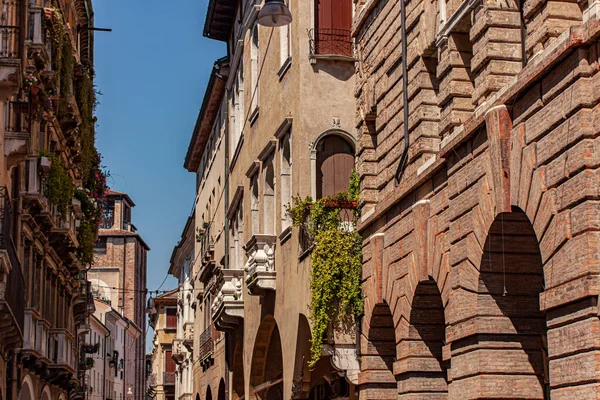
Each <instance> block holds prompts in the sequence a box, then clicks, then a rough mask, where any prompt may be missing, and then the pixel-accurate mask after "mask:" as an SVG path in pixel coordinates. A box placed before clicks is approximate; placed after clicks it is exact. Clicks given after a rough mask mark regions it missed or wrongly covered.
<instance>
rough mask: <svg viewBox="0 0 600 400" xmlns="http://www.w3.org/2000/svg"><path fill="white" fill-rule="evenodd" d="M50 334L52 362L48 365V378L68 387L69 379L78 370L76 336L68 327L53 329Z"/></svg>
mask: <svg viewBox="0 0 600 400" xmlns="http://www.w3.org/2000/svg"><path fill="white" fill-rule="evenodd" d="M49 334H50V341H49V349H48V350H49V354H50V359H51V360H52V364H50V366H49V367H48V370H49V373H48V378H47V380H48V381H49V382H51V383H53V384H54V385H56V386H59V387H62V388H63V389H67V387H68V385H69V381H70V380H71V378H72V377H73V375H74V374H75V372H76V371H77V356H76V352H75V337H74V336H73V335H72V334H71V333H70V332H69V331H67V330H66V329H51V330H50V331H49Z"/></svg>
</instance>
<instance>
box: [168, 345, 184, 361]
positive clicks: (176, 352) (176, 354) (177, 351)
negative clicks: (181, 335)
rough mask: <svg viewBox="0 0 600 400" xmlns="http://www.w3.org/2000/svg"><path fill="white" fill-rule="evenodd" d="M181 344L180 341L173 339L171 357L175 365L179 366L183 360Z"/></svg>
mask: <svg viewBox="0 0 600 400" xmlns="http://www.w3.org/2000/svg"><path fill="white" fill-rule="evenodd" d="M181 344H182V340H181V339H173V353H172V355H171V356H172V357H173V360H175V362H176V363H177V364H181V363H182V362H183V359H184V358H185V354H184V353H183V347H182V346H181Z"/></svg>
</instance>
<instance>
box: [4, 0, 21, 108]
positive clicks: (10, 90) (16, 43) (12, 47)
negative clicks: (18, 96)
mask: <svg viewBox="0 0 600 400" xmlns="http://www.w3.org/2000/svg"><path fill="white" fill-rule="evenodd" d="M6 3H7V4H5V5H4V7H3V10H2V11H3V14H4V15H3V21H6V20H10V21H14V22H12V23H14V24H17V23H19V19H18V16H16V14H17V11H18V7H17V4H16V2H15V1H8V2H6ZM22 80H23V77H22V71H21V30H20V28H19V27H18V26H16V25H0V96H2V97H10V96H11V95H13V94H14V93H16V91H17V90H18V88H19V85H20V83H21V81H22Z"/></svg>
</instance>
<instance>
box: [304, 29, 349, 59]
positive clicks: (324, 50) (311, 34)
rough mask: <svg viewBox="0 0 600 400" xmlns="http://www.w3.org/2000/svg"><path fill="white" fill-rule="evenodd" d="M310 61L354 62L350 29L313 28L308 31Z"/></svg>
mask: <svg viewBox="0 0 600 400" xmlns="http://www.w3.org/2000/svg"><path fill="white" fill-rule="evenodd" d="M308 39H309V43H310V60H311V63H315V62H316V60H317V59H329V60H337V61H354V43H353V41H352V32H351V30H350V29H330V28H318V29H317V28H315V29H310V30H309V31H308Z"/></svg>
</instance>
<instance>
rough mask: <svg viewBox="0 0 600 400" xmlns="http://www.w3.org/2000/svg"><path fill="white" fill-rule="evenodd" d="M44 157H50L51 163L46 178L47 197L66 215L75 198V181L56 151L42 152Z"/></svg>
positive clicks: (41, 154)
mask: <svg viewBox="0 0 600 400" xmlns="http://www.w3.org/2000/svg"><path fill="white" fill-rule="evenodd" d="M40 156H42V157H48V158H50V161H51V165H50V170H49V171H48V174H47V175H46V177H45V179H44V185H45V191H46V198H47V199H48V201H49V202H50V204H53V205H55V206H56V207H57V208H58V211H59V212H60V213H61V214H62V215H65V214H66V212H67V210H68V207H69V205H70V204H71V199H72V198H73V192H74V187H73V182H72V181H71V178H70V177H69V174H68V172H67V168H66V167H65V164H64V162H63V160H62V158H60V157H58V156H57V155H56V154H54V153H45V152H42V153H40Z"/></svg>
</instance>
